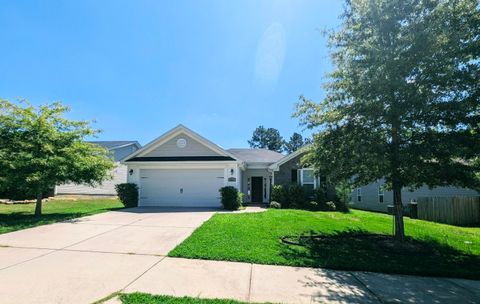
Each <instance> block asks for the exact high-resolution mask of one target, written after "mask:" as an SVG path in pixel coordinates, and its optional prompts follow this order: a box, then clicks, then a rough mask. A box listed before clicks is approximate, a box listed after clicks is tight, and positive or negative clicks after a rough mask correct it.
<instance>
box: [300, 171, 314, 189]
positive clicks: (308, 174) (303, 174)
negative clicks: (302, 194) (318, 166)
mask: <svg viewBox="0 0 480 304" xmlns="http://www.w3.org/2000/svg"><path fill="white" fill-rule="evenodd" d="M300 184H301V185H302V186H303V187H304V188H305V190H306V192H307V193H310V192H312V193H313V190H314V189H315V174H314V172H313V169H301V170H300Z"/></svg>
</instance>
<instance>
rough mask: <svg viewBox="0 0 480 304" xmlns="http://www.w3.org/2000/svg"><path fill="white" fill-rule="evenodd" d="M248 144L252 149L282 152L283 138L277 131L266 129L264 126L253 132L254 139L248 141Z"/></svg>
mask: <svg viewBox="0 0 480 304" xmlns="http://www.w3.org/2000/svg"><path fill="white" fill-rule="evenodd" d="M248 144H249V145H250V147H252V148H260V149H269V150H273V151H277V152H282V149H283V138H282V136H280V132H279V131H278V130H277V129H274V128H268V129H266V128H265V127H264V126H259V127H258V128H256V129H255V131H253V135H252V139H251V140H249V141H248Z"/></svg>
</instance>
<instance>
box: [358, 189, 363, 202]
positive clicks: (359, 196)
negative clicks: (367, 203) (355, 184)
mask: <svg viewBox="0 0 480 304" xmlns="http://www.w3.org/2000/svg"><path fill="white" fill-rule="evenodd" d="M361 201H362V188H357V202H361Z"/></svg>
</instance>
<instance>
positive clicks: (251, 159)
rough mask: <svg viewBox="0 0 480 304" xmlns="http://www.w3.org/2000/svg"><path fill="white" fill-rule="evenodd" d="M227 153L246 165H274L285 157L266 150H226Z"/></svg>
mask: <svg viewBox="0 0 480 304" xmlns="http://www.w3.org/2000/svg"><path fill="white" fill-rule="evenodd" d="M227 151H228V152H230V153H231V154H233V155H234V156H235V157H237V158H239V159H240V160H243V161H245V162H247V163H274V162H276V161H278V160H279V159H281V158H283V157H284V156H285V155H283V154H280V153H278V152H275V151H272V150H267V149H228V150H227Z"/></svg>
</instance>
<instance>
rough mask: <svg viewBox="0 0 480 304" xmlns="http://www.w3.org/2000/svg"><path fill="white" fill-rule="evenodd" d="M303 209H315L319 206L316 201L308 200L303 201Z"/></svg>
mask: <svg viewBox="0 0 480 304" xmlns="http://www.w3.org/2000/svg"><path fill="white" fill-rule="evenodd" d="M305 209H307V210H312V211H315V210H318V209H319V206H318V203H317V202H316V201H308V202H306V203H305Z"/></svg>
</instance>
